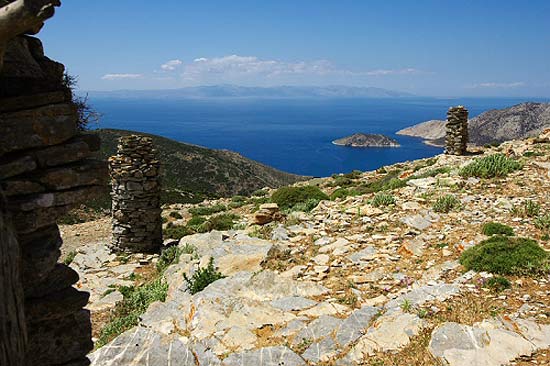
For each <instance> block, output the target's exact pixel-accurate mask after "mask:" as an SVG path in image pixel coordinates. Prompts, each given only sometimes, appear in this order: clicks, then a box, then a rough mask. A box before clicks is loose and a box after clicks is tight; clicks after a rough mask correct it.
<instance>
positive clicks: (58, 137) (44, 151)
mask: <svg viewBox="0 0 550 366" xmlns="http://www.w3.org/2000/svg"><path fill="white" fill-rule="evenodd" d="M77 112H78V111H77V108H76V106H75V104H74V103H73V99H72V95H71V91H70V89H69V88H68V86H67V85H66V83H65V82H64V67H63V65H62V64H60V63H57V62H55V61H52V60H50V59H48V58H47V57H46V56H45V55H44V53H43V49H42V44H41V42H40V41H39V40H38V39H36V38H33V37H29V36H19V37H17V38H15V39H14V40H13V41H11V42H9V43H8V46H7V50H6V53H5V55H4V67H3V69H2V71H1V72H0V187H1V190H2V191H3V192H4V195H5V196H6V201H7V209H8V211H9V213H10V215H11V216H12V217H13V223H14V225H13V226H14V229H15V235H16V237H17V242H18V245H19V251H20V257H19V258H18V261H19V263H20V264H21V270H20V275H19V277H20V278H19V280H20V283H21V288H22V290H23V301H24V317H25V320H24V322H25V326H26V328H27V338H28V343H27V346H26V352H25V363H26V364H27V365H45V366H47V365H61V364H63V365H65V364H70V365H85V364H87V363H88V361H87V359H86V354H87V353H88V351H89V350H90V349H91V348H92V341H91V324H90V314H89V312H88V311H87V310H84V309H83V308H84V306H85V305H86V303H87V301H88V294H87V293H85V292H81V291H78V290H76V289H75V288H74V287H72V285H73V284H74V283H76V281H77V280H78V275H77V274H76V272H74V271H73V270H71V269H70V268H68V267H67V266H65V265H64V264H59V263H58V260H59V256H60V250H59V248H60V246H61V244H62V240H61V236H60V232H59V229H58V227H57V224H56V222H57V220H58V219H59V218H60V217H61V216H62V215H64V214H65V213H67V212H68V211H69V210H70V209H72V208H74V207H75V206H76V205H77V204H79V203H80V202H83V201H86V200H88V199H90V198H92V197H94V196H96V195H97V194H98V193H99V192H101V191H102V190H105V188H106V176H107V175H106V173H107V170H106V166H105V164H101V163H99V162H98V161H96V160H94V152H95V151H97V150H98V149H99V139H98V138H97V137H96V136H93V135H87V134H83V133H81V132H80V131H79V130H78V128H77V122H78V113H77ZM12 259H13V257H12ZM4 260H6V261H7V260H8V259H7V258H4V257H2V261H4ZM2 300H3V299H2Z"/></svg>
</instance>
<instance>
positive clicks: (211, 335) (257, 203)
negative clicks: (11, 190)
mask: <svg viewBox="0 0 550 366" xmlns="http://www.w3.org/2000/svg"><path fill="white" fill-rule="evenodd" d="M473 152H474V153H475V151H473ZM299 187H302V188H299ZM299 187H286V188H283V189H279V190H277V191H274V190H271V191H269V192H264V195H265V196H263V197H260V196H258V194H257V195H256V196H254V197H249V198H246V197H241V198H238V199H237V198H234V199H232V200H230V199H221V200H217V201H210V202H204V203H202V204H201V205H199V206H197V205H189V204H186V205H181V204H180V205H172V206H169V207H165V210H164V213H163V216H164V217H165V219H166V221H167V223H166V224H165V226H166V228H165V233H166V238H167V239H168V238H172V239H173V240H167V241H166V245H167V249H165V251H164V253H163V254H162V256H160V257H159V256H157V255H153V256H143V255H134V256H121V257H117V256H116V255H113V254H110V253H109V252H108V250H107V249H106V246H105V243H106V242H107V241H108V238H100V237H97V236H96V237H95V238H94V244H87V245H85V246H83V247H82V248H81V249H79V250H78V254H76V256H75V257H74V259H73V261H72V264H71V267H73V268H75V269H76V270H77V271H78V272H79V273H80V274H81V277H80V278H81V283H80V285H81V288H83V289H88V290H90V291H91V293H92V295H91V300H90V301H91V302H90V304H89V308H90V309H92V314H93V317H94V334H95V337H96V341H97V343H96V347H99V348H98V349H97V350H96V351H95V352H94V353H92V354H91V355H90V356H91V360H92V365H94V366H105V365H115V362H116V365H121V366H124V365H134V364H142V363H146V362H151V363H154V364H163V365H164V364H170V363H171V364H181V365H220V366H222V365H223V366H237V365H239V366H242V365H262V366H272V365H281V364H283V363H284V364H285V365H287V366H289V365H294V366H296V365H304V366H305V365H325V366H329V365H334V366H348V365H379V366H433V365H440V364H441V365H443V364H445V365H450V366H471V365H485V366H498V365H516V366H527V365H548V364H550V310H549V308H548V304H549V302H550V277H549V274H550V260H549V257H550V254H549V252H550V214H549V212H550V200H549V198H548V191H549V190H550V131H548V132H547V133H546V135H545V136H542V138H540V139H536V140H535V139H531V140H525V141H513V142H506V143H504V144H502V145H500V146H499V147H492V148H479V150H478V151H477V155H475V154H474V155H473V156H447V155H439V156H436V157H434V158H430V159H423V160H418V161H412V162H406V163H401V164H395V165H392V166H387V167H383V168H380V169H378V170H377V171H372V172H365V173H359V172H353V173H350V174H347V175H338V176H333V177H330V178H323V179H315V180H312V181H309V182H307V183H300V184H299ZM329 197H330V199H329ZM270 201H272V203H266V202H270ZM275 203H276V204H275ZM277 207H279V208H280V209H281V211H278V208H277ZM270 221H271V222H270ZM259 223H261V224H262V225H259ZM82 225H83V226H81V227H79V226H78V225H75V226H72V227H64V228H63V232H64V239H65V240H66V241H70V237H71V236H75V237H76V236H77V235H80V234H81V232H87V231H90V232H92V231H95V232H101V230H89V227H90V225H107V222H98V223H95V224H94V223H86V224H82ZM231 227H232V228H233V229H232V230H228V229H230V228H231ZM216 228H217V229H220V230H224V231H215V230H214V231H210V232H209V230H212V229H216ZM180 238H181V239H180ZM168 248H169V249H168ZM211 258H212V259H211ZM184 274H185V276H184ZM119 286H133V287H130V288H129V287H119ZM113 308H114V310H112V309H113ZM109 314H111V315H109ZM105 344H107V345H106V346H103V347H101V346H102V345H105Z"/></svg>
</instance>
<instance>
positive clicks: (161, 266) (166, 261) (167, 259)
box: [157, 245, 182, 272]
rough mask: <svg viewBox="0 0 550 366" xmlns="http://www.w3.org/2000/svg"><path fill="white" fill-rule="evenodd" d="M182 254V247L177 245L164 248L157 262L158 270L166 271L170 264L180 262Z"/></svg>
mask: <svg viewBox="0 0 550 366" xmlns="http://www.w3.org/2000/svg"><path fill="white" fill-rule="evenodd" d="M181 254H182V252H181V249H180V248H179V247H178V246H177V245H174V246H171V247H168V248H166V249H164V250H163V251H162V252H161V253H160V257H159V260H158V262H157V271H158V272H164V270H165V269H166V268H168V266H169V265H171V264H173V263H178V261H179V258H180V255H181Z"/></svg>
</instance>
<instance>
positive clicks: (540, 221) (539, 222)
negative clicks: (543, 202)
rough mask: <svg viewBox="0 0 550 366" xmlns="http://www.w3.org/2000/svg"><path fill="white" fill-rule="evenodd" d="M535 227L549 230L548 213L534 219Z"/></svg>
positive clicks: (549, 220)
mask: <svg viewBox="0 0 550 366" xmlns="http://www.w3.org/2000/svg"><path fill="white" fill-rule="evenodd" d="M535 227H536V228H537V229H540V230H550V213H547V214H545V215H540V216H538V217H537V218H536V219H535Z"/></svg>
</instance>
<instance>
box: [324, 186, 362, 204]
mask: <svg viewBox="0 0 550 366" xmlns="http://www.w3.org/2000/svg"><path fill="white" fill-rule="evenodd" d="M359 194H360V193H359V191H357V190H355V189H350V188H338V189H337V190H335V191H334V192H332V194H331V195H330V199H331V200H332V201H334V200H336V199H338V198H346V197H349V196H357V195H359Z"/></svg>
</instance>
